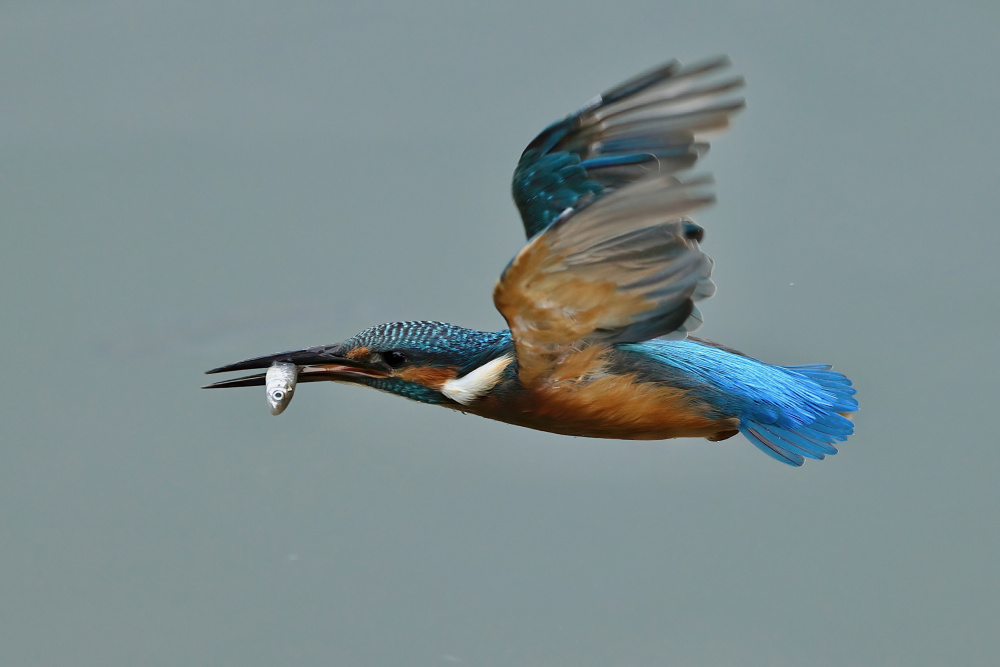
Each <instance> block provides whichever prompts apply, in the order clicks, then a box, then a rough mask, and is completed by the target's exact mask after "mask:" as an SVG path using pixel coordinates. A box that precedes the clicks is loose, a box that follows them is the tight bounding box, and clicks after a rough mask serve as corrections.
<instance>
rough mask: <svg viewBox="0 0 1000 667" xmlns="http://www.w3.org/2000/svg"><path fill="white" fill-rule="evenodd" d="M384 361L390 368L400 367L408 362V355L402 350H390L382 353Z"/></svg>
mask: <svg viewBox="0 0 1000 667" xmlns="http://www.w3.org/2000/svg"><path fill="white" fill-rule="evenodd" d="M382 361H384V362H385V363H386V365H387V366H389V368H399V367H400V366H402V365H403V364H405V363H406V355H405V354H403V353H402V352H396V351H395V350H390V351H389V352H383V353H382Z"/></svg>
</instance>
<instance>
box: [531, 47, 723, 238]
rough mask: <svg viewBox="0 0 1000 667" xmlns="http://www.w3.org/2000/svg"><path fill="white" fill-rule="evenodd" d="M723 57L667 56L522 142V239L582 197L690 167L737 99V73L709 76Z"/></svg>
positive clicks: (720, 128)
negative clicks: (694, 60)
mask: <svg viewBox="0 0 1000 667" xmlns="http://www.w3.org/2000/svg"><path fill="white" fill-rule="evenodd" d="M728 65H729V60H728V59H727V58H725V57H722V58H716V59H714V60H710V61H707V62H704V63H700V64H695V65H689V66H687V67H683V66H681V65H680V63H677V62H676V61H675V62H672V63H669V64H667V65H664V66H662V67H659V68H657V69H654V70H652V71H650V72H647V73H645V74H642V75H640V76H637V77H635V78H633V79H630V80H629V81H626V82H625V83H623V84H621V85H619V86H617V87H615V88H612V89H611V90H609V91H607V92H605V93H604V94H603V95H599V96H598V97H597V98H595V99H594V100H593V101H592V102H590V103H589V104H588V105H587V106H585V107H584V108H583V109H581V110H580V111H578V112H577V113H575V114H573V115H571V116H568V117H566V118H564V119H563V120H561V121H558V122H556V123H553V124H552V125H550V126H549V127H547V128H546V129H545V130H543V131H542V133H541V134H539V135H538V136H537V137H535V138H534V140H533V141H532V142H531V143H530V144H528V147H527V148H525V149H524V153H522V154H521V159H520V160H519V161H518V163H517V168H516V169H515V170H514V180H513V183H512V189H513V195H514V202H515V203H516V204H517V208H518V210H519V211H520V212H521V219H522V220H523V222H524V231H525V233H526V234H527V236H528V238H529V239H530V238H531V237H533V236H534V235H535V234H538V233H539V232H541V231H542V230H544V229H545V228H547V227H548V226H549V225H551V224H552V223H553V222H554V221H555V220H556V218H558V217H559V216H560V215H561V214H562V213H563V211H565V210H566V209H567V208H572V207H574V206H576V205H577V202H578V201H579V200H580V199H581V198H582V197H588V196H590V197H598V198H599V197H602V196H605V195H607V194H609V193H610V192H612V191H614V190H617V189H619V188H622V187H624V186H626V185H628V184H629V183H633V182H635V181H638V180H641V179H643V178H647V177H650V176H655V175H657V174H659V175H661V176H663V175H668V174H672V173H675V172H678V171H681V170H684V169H688V168H690V167H691V166H692V165H693V164H694V163H695V162H696V161H697V159H698V158H699V157H700V156H701V155H703V154H704V153H705V151H706V150H707V149H708V144H707V143H706V142H704V141H703V140H702V139H703V135H704V134H705V133H708V132H712V131H718V130H722V129H725V128H726V127H727V126H728V125H729V118H730V116H732V115H733V114H734V113H735V112H736V111H738V110H740V109H741V108H742V107H743V100H742V99H739V98H736V99H733V98H732V97H731V96H729V95H728V94H729V93H731V92H732V91H734V90H736V89H738V88H740V87H742V86H743V79H742V78H738V77H731V78H723V79H722V80H717V81H714V82H713V81H712V79H713V78H717V77H715V75H717V74H719V72H721V71H722V70H724V69H725V68H726V67H727V66H728Z"/></svg>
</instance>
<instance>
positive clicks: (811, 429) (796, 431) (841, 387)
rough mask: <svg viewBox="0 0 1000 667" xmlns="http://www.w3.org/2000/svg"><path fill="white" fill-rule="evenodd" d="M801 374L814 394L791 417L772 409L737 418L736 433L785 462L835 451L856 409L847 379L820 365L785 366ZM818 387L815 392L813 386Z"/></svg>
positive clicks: (819, 457) (851, 427)
mask: <svg viewBox="0 0 1000 667" xmlns="http://www.w3.org/2000/svg"><path fill="white" fill-rule="evenodd" d="M784 368H785V370H786V371H787V372H788V373H789V374H791V375H793V376H798V377H801V378H802V380H803V385H804V386H803V388H804V390H806V391H809V392H810V393H813V394H815V395H818V397H819V398H820V400H815V399H811V400H809V401H808V405H807V407H806V408H805V409H802V408H801V407H800V408H799V409H798V410H796V411H795V415H794V417H792V416H790V415H789V414H787V412H782V411H780V410H774V409H762V410H758V411H756V412H755V414H754V415H752V416H751V417H750V418H744V419H742V420H741V421H740V432H741V433H742V434H743V435H744V436H746V437H747V439H748V440H750V442H752V443H753V444H754V445H755V446H756V447H757V448H758V449H760V450H761V451H762V452H764V453H765V454H767V455H768V456H770V457H772V458H774V459H777V460H778V461H781V462H782V463H786V464H788V465H793V466H800V465H802V464H803V462H804V461H805V459H807V458H810V459H816V460H823V459H824V458H825V457H827V456H833V455H834V454H836V453H837V447H836V443H838V442H843V441H845V440H847V438H848V436H850V435H851V434H853V433H854V422H853V421H852V420H851V418H850V415H851V413H853V412H856V411H857V409H858V401H857V399H856V398H854V394H855V390H854V387H852V386H851V381H850V380H849V379H847V376H845V375H844V374H842V373H838V372H836V371H833V370H830V369H831V367H830V366H827V365H822V364H813V365H808V366H786V367H784ZM817 388H818V389H819V391H818V392H816V391H815V389H817Z"/></svg>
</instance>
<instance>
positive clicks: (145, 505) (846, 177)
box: [0, 0, 1000, 666]
mask: <svg viewBox="0 0 1000 667" xmlns="http://www.w3.org/2000/svg"><path fill="white" fill-rule="evenodd" d="M998 18H1000V5H997V4H996V3H991V2H973V1H969V2H960V3H937V2H902V1H886V2H876V3H871V2H861V1H845V2H839V3H826V4H819V3H797V2H787V1H782V0H774V1H770V2H755V3H743V2H718V1H714V0H698V1H697V2H693V1H686V0H685V1H678V2H669V3H666V2H659V1H657V2H630V1H623V2H614V3H609V2H576V3H570V2H537V1H531V2H528V1H521V0H516V1H507V2H502V3H490V4H488V5H487V4H484V3H459V2H420V3H413V2H401V1H399V2H372V3H353V2H352V3H316V2H284V3H277V2H261V1H256V0H253V1H250V2H159V3H153V2H125V1H120V2H118V1H115V2H100V1H99V2H88V3H72V2H49V1H44V0H43V1H40V2H32V3H4V4H3V6H2V7H0V91H2V92H0V201H2V202H3V204H2V210H3V213H2V218H0V224H2V229H3V243H2V244H0V308H2V314H3V316H2V330H0V331H2V343H3V352H4V361H3V369H4V373H3V375H4V379H3V381H2V382H0V438H2V441H0V600H2V602H0V664H3V665H24V666H35V665H39V666H42V665H45V666H48V665H72V666H90V665H93V666H108V665H171V666H172V665H241V666H256V665H432V666H433V665H498V666H500V665H540V666H542V665H556V666H562V665H565V666H580V665H588V666H589V665H595V666H596V665H789V666H791V665H813V666H816V665H906V666H912V665H946V664H947V665H994V664H997V663H998V661H1000V632H998V629H1000V628H998V621H1000V575H998V574H997V564H998V559H1000V529H998V503H1000V490H998V487H997V483H996V471H997V466H998V464H1000V448H998V444H997V437H996V436H995V434H994V425H993V419H994V416H995V413H996V407H995V402H996V399H997V396H998V389H997V387H998V383H997V374H998V372H1000V345H998V342H997V328H998V325H1000V307H998V305H1000V304H998V296H997V282H998V280H1000V269H998V264H997V260H996V252H997V248H998V247H1000V232H998V225H997V222H996V218H997V212H998V210H1000V188H998V187H997V185H996V183H995V180H996V178H997V175H998V168H997V155H998V154H1000V130H998V125H997V118H998V117H1000V87H998V85H997V78H996V76H997V75H996V66H997V62H998V56H1000V49H998V47H997V40H996V35H997V31H998ZM719 53H728V54H729V55H730V56H731V58H732V60H733V62H734V71H736V72H738V73H741V74H744V75H745V76H746V78H747V81H748V86H747V89H746V97H747V103H748V108H747V110H746V111H745V112H743V113H742V114H741V115H740V116H739V117H738V118H737V120H736V123H735V126H734V128H733V129H732V130H731V131H730V132H729V133H728V134H726V135H725V136H723V137H720V138H718V139H716V140H715V142H714V145H713V150H712V153H711V154H710V155H709V157H708V159H707V160H706V161H704V162H703V163H702V169H703V170H704V171H710V172H712V173H713V174H714V175H715V178H716V181H717V192H718V197H719V202H718V204H717V205H716V206H715V207H713V208H712V209H710V210H708V211H706V212H705V213H703V214H702V215H700V216H699V217H698V220H699V222H700V223H702V224H703V225H704V226H705V227H706V230H707V235H706V240H705V243H704V248H705V249H706V250H707V252H708V253H709V254H711V255H712V256H713V257H714V259H715V260H716V271H715V279H716V282H717V283H718V285H719V291H718V294H717V296H715V297H714V298H713V299H712V300H711V301H709V302H706V303H705V304H703V307H702V311H703V312H704V314H705V319H706V325H705V327H704V328H703V329H702V331H701V334H702V335H704V336H706V337H709V338H712V339H715V340H718V341H720V342H723V343H725V344H727V345H730V346H733V347H736V348H738V349H741V350H743V351H745V352H747V353H749V354H752V355H754V356H757V357H759V358H762V359H764V360H767V361H771V362H776V363H785V364H798V363H818V362H834V363H836V365H837V368H838V369H839V370H842V371H843V372H845V373H847V374H848V375H849V376H850V377H851V378H853V380H854V381H855V384H856V385H857V387H858V389H859V398H860V400H861V405H862V410H861V412H860V413H859V414H858V417H857V423H858V428H857V435H856V436H855V437H853V438H852V439H851V440H850V441H849V442H848V443H847V444H846V445H844V447H843V448H842V450H841V453H840V454H839V455H838V456H836V457H833V458H832V459H828V460H826V461H824V462H819V463H818V462H807V464H806V465H805V467H803V468H801V469H793V468H789V467H785V466H782V465H779V464H777V463H775V462H774V461H772V460H771V459H769V458H768V457H766V456H764V455H763V454H761V453H760V452H759V451H757V450H756V449H755V448H754V447H752V446H751V445H750V444H749V443H748V442H746V441H745V440H744V439H743V438H742V437H738V438H733V439H731V440H727V441H725V442H722V443H717V444H712V443H708V442H706V441H704V440H681V441H667V442H652V443H650V442H644V443H628V442H615V441H597V440H584V439H574V438H566V437H561V436H555V435H549V434H545V433H538V432H534V431H528V430H524V429H518V428H515V427H511V426H507V425H503V424H499V423H493V422H489V421H486V420H482V419H477V418H474V417H465V416H462V415H459V414H455V413H452V412H450V411H447V410H441V409H436V408H431V407H427V406H422V405H418V404H416V403H409V402H406V401H404V400H401V399H398V398H395V397H391V396H388V395H384V394H380V393H378V392H374V391H370V390H363V389H359V388H355V387H346V386H340V385H322V386H320V385H304V386H303V387H300V391H299V392H298V393H297V396H296V399H295V401H294V402H293V404H292V405H291V407H290V408H289V409H288V411H287V412H285V414H284V415H282V416H281V417H280V418H274V417H272V416H271V415H269V414H268V411H267V408H266V405H265V400H264V392H263V390H262V389H252V390H251V389H242V390H230V391H213V392H205V391H201V390H199V389H198V387H199V385H200V384H202V383H204V382H205V381H206V380H207V379H209V378H205V377H204V376H202V375H201V373H202V371H203V370H205V369H207V368H210V367H213V366H217V365H219V364H223V363H228V362H232V361H236V360H239V359H243V358H246V357H250V356H257V355H260V354H265V353H270V352H275V351H280V350H285V349H290V348H298V347H305V346H309V345H315V344H321V343H331V342H336V341H338V340H341V339H343V338H346V337H348V336H350V335H352V334H354V333H356V332H357V331H359V330H361V329H364V328H366V327H368V326H370V325H373V324H377V323H380V322H384V321H392V320H406V319H437V320H444V321H450V322H454V323H456V324H460V325H463V326H468V327H474V328H480V329H491V330H492V329H499V328H502V327H503V326H504V324H503V321H502V319H501V318H500V316H499V315H498V314H497V313H496V312H495V310H494V308H493V305H492V300H491V290H492V286H493V283H494V281H495V280H496V278H497V277H498V275H499V273H500V271H501V269H502V268H503V266H504V265H505V264H506V262H507V261H508V260H509V259H510V257H511V256H513V254H514V253H515V252H516V251H517V250H518V249H519V248H520V247H521V245H522V243H523V237H522V232H521V226H520V223H519V220H518V218H517V214H516V211H515V209H514V207H513V204H512V203H511V201H510V196H509V179H510V174H511V172H512V170H513V167H514V163H515V161H516V159H517V157H518V156H519V155H520V152H521V150H522V148H523V147H524V145H525V144H526V143H527V142H528V141H529V140H530V139H531V138H532V137H533V136H534V134H535V133H536V132H537V131H539V130H540V129H541V128H542V127H544V126H545V125H547V124H548V123H549V122H551V121H553V120H555V119H557V118H560V117H561V116H563V115H565V114H566V113H569V112H571V111H573V110H574V109H575V108H577V107H578V106H579V105H581V104H582V103H584V102H585V101H586V100H588V99H590V98H591V97H592V96H593V95H595V94H596V93H598V92H600V91H601V90H604V89H606V88H608V87H609V86H611V85H613V84H616V83H618V82H619V81H621V80H623V79H625V78H627V77H629V76H631V75H633V74H636V73H637V72H640V71H642V70H644V69H647V68H649V67H651V66H653V65H656V64H658V63H660V62H662V61H664V60H667V59H670V58H674V57H676V58H679V59H681V60H683V61H685V62H689V61H693V60H698V59H701V58H705V57H709V56H712V55H715V54H719Z"/></svg>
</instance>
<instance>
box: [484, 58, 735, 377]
mask: <svg viewBox="0 0 1000 667" xmlns="http://www.w3.org/2000/svg"><path fill="white" fill-rule="evenodd" d="M728 64H729V61H728V59H726V58H718V59H714V60H711V61H707V62H703V63H700V64H696V65H691V66H687V67H684V66H681V65H680V64H679V63H677V62H672V63H670V64H667V65H664V66H662V67H659V68H656V69H654V70H652V71H650V72H648V73H646V74H642V75H640V76H638V77H635V78H633V79H631V80H629V81H627V82H625V83H623V84H621V85H619V86H617V87H615V88H613V89H611V90H609V91H607V92H605V93H604V94H602V95H600V96H599V97H597V98H595V99H594V100H593V101H592V102H590V103H589V104H587V105H586V106H585V107H583V109H581V110H580V111H578V112H577V113H575V114H573V115H571V116H568V117H566V118H565V119H563V120H561V121H558V122H556V123H553V124H552V125H550V126H549V127H547V128H546V129H545V130H543V131H542V132H541V133H540V134H539V135H538V136H537V137H535V139H534V140H532V142H531V143H530V144H528V147H527V148H526V149H525V150H524V153H523V154H522V155H521V159H520V161H519V162H518V165H517V168H516V169H515V171H514V179H513V195H514V201H515V202H516V204H517V207H518V210H519V211H520V212H521V218H522V220H523V222H524V229H525V233H526V234H527V236H528V239H529V241H528V244H527V245H526V246H525V247H524V248H523V249H522V250H521V251H520V252H519V253H518V254H517V255H516V256H515V257H514V259H513V260H512V261H511V263H510V264H509V265H508V267H507V269H506V270H505V271H504V273H503V275H502V276H501V278H500V280H499V282H498V283H497V286H496V289H495V290H494V292H493V299H494V303H495V304H496V307H497V309H498V310H499V311H500V313H501V314H502V315H503V316H504V318H505V319H506V320H507V323H508V325H509V326H510V330H511V334H512V336H513V340H514V346H515V351H516V355H517V361H518V365H519V376H520V378H521V381H522V382H523V383H525V385H530V384H532V383H533V382H534V381H535V380H536V379H538V378H541V377H546V376H547V375H549V374H550V373H551V371H552V368H553V365H554V364H556V363H557V362H565V361H566V356H567V354H569V353H571V352H574V351H580V350H583V349H585V348H586V347H587V346H588V344H590V343H595V342H605V343H612V342H637V341H642V340H648V339H651V338H656V337H660V336H664V335H667V334H670V333H674V332H676V333H677V334H678V335H681V336H683V335H684V333H686V332H687V331H691V330H693V329H695V328H696V327H697V326H698V324H700V323H701V318H700V314H699V313H698V310H697V308H695V306H694V302H695V301H698V300H700V299H704V298H706V297H709V296H711V295H712V294H713V292H714V291H715V286H714V284H713V283H712V280H711V277H710V276H711V271H712V260H711V259H710V258H709V257H708V256H707V255H705V254H704V253H702V252H701V250H700V248H699V243H700V241H701V238H702V230H701V228H700V227H699V226H698V225H696V224H695V223H694V222H692V221H691V220H690V219H689V218H688V217H687V216H688V215H689V214H690V213H691V212H693V211H695V210H696V209H698V208H701V207H702V206H705V205H707V204H709V203H711V202H712V201H713V196H712V194H711V192H710V191H709V185H710V183H711V179H709V178H707V177H701V178H687V179H682V178H678V177H677V176H676V175H675V174H676V173H678V172H681V171H684V170H686V169H689V168H690V167H691V166H692V165H694V163H695V162H696V161H697V160H698V158H699V157H700V156H701V155H703V154H704V152H705V151H706V150H707V148H708V144H707V143H706V142H705V141H704V135H705V134H706V133H709V132H714V131H720V130H722V129H725V128H726V127H727V126H728V124H729V120H730V117H731V116H732V115H733V114H734V113H736V112H737V111H739V110H740V109H741V108H743V100H742V99H741V98H734V97H732V92H733V91H735V90H737V89H739V88H740V87H741V86H742V85H743V79H742V78H739V77H725V76H720V75H721V73H722V71H723V70H724V69H725V68H726V67H727V66H728Z"/></svg>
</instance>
